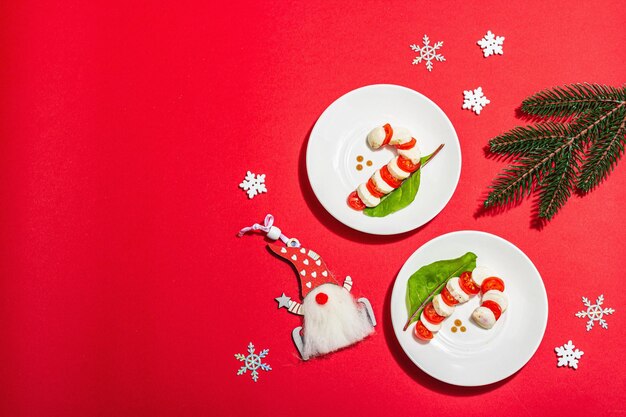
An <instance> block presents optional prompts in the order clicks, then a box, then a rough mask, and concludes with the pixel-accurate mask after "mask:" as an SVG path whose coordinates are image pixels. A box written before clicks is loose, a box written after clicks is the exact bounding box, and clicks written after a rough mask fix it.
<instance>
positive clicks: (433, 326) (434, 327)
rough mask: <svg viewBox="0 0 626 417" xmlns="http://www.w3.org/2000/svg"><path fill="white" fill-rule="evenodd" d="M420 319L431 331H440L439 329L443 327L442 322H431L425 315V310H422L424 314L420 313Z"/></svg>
mask: <svg viewBox="0 0 626 417" xmlns="http://www.w3.org/2000/svg"><path fill="white" fill-rule="evenodd" d="M420 320H421V321H422V324H423V325H424V327H426V328H427V329H428V330H430V331H431V332H433V333H434V332H438V331H439V329H441V323H440V324H432V323H431V322H429V321H428V320H427V319H426V317H425V316H424V312H423V311H422V314H420Z"/></svg>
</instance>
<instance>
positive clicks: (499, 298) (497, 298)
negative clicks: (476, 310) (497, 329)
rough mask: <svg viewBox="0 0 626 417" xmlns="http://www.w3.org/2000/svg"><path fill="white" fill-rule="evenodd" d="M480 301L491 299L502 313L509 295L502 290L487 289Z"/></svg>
mask: <svg viewBox="0 0 626 417" xmlns="http://www.w3.org/2000/svg"><path fill="white" fill-rule="evenodd" d="M482 301H483V302H484V301H493V302H494V303H496V304H498V305H499V306H500V310H502V312H503V313H504V310H506V309H507V307H508V306H509V297H507V295H506V294H505V293H503V292H502V291H498V290H489V291H487V292H486V293H484V294H483V299H482Z"/></svg>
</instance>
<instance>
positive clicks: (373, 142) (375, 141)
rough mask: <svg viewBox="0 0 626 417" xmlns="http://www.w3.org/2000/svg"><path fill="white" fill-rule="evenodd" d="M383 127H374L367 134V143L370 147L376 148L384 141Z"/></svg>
mask: <svg viewBox="0 0 626 417" xmlns="http://www.w3.org/2000/svg"><path fill="white" fill-rule="evenodd" d="M385 136H387V134H386V133H385V129H383V127H382V126H378V127H375V128H374V129H372V131H371V132H370V133H369V134H368V135H367V143H368V144H369V145H370V147H371V148H372V149H378V148H380V147H381V146H382V145H383V142H384V141H385Z"/></svg>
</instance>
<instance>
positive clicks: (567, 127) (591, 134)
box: [484, 84, 626, 220]
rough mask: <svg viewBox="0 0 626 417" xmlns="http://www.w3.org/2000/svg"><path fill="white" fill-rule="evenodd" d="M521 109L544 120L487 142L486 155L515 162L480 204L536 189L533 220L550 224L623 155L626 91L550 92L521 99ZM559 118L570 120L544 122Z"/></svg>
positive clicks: (583, 88) (579, 88) (575, 88)
mask: <svg viewBox="0 0 626 417" xmlns="http://www.w3.org/2000/svg"><path fill="white" fill-rule="evenodd" d="M522 110H524V111H525V112H527V113H529V114H533V115H539V116H543V117H545V118H546V119H547V121H544V122H542V123H538V124H536V125H534V126H524V127H516V128H514V129H512V130H511V131H509V132H507V133H504V134H502V135H499V136H497V137H495V138H493V139H491V140H490V141H489V147H490V150H491V152H493V153H496V154H504V155H511V156H515V157H516V158H517V159H516V160H515V161H514V162H513V164H511V165H509V166H508V167H506V168H505V169H503V170H502V171H501V172H500V174H498V176H496V178H495V179H494V181H493V183H492V185H491V186H490V189H491V190H490V192H489V194H488V195H487V198H486V199H485V201H484V205H485V207H493V206H503V205H508V204H512V203H517V202H519V201H521V200H522V199H523V198H524V197H526V196H528V195H530V194H531V193H532V192H533V191H534V190H535V189H539V210H538V214H539V217H540V218H544V219H547V220H550V219H552V218H553V217H554V215H555V214H556V213H557V212H558V211H559V209H561V207H563V205H564V204H565V203H566V202H567V200H568V199H569V197H570V196H571V194H572V193H573V192H574V190H575V189H576V188H577V187H578V188H579V189H581V190H583V191H589V190H591V189H593V188H594V187H596V186H597V185H598V184H599V183H600V182H602V180H604V179H605V178H606V177H607V176H608V175H609V174H610V173H611V171H612V170H613V169H614V168H615V166H616V164H617V162H618V160H619V159H620V157H621V155H622V154H623V153H624V147H625V145H626V140H625V138H624V135H625V134H626V87H622V88H615V87H608V86H602V85H598V84H574V85H570V86H564V87H556V88H553V89H551V90H545V91H541V92H539V93H537V94H535V95H533V96H532V97H530V98H528V99H526V100H524V102H523V104H522ZM562 116H570V119H569V120H568V121H567V122H562V123H557V122H556V121H550V119H551V118H558V117H562ZM585 150H586V151H585Z"/></svg>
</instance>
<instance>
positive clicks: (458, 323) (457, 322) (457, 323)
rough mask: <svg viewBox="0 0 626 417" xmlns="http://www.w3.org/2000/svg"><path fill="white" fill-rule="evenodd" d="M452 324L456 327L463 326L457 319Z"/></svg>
mask: <svg viewBox="0 0 626 417" xmlns="http://www.w3.org/2000/svg"><path fill="white" fill-rule="evenodd" d="M454 324H455V325H457V326H460V325H461V324H463V322H462V321H461V320H459V319H456V320H454Z"/></svg>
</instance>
